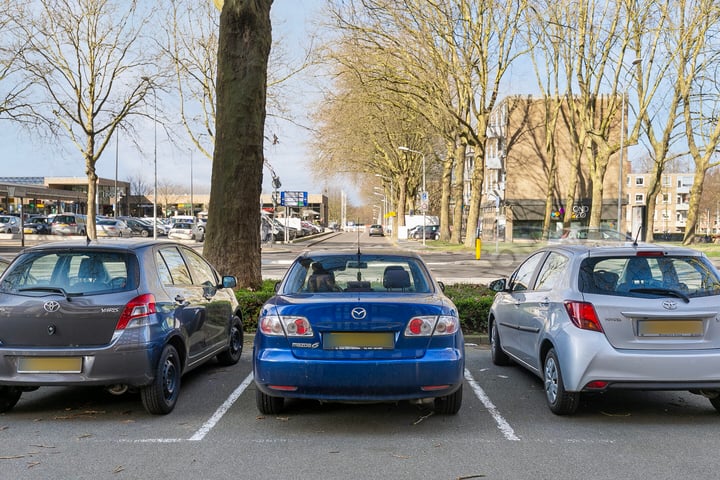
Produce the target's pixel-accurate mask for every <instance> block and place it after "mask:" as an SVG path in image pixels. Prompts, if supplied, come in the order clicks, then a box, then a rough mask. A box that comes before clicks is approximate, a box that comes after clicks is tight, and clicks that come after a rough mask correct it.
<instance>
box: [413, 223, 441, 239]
mask: <svg viewBox="0 0 720 480" xmlns="http://www.w3.org/2000/svg"><path fill="white" fill-rule="evenodd" d="M423 232H424V235H425V239H426V240H427V239H429V240H438V239H439V238H440V225H419V226H418V227H417V228H416V229H415V230H413V232H412V234H411V238H414V239H415V240H418V239H422V238H423Z"/></svg>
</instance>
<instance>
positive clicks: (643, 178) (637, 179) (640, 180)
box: [635, 177, 645, 186]
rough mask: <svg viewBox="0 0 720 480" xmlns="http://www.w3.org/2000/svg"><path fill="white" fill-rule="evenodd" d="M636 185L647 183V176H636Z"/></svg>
mask: <svg viewBox="0 0 720 480" xmlns="http://www.w3.org/2000/svg"><path fill="white" fill-rule="evenodd" d="M635 185H637V186H642V185H645V177H635Z"/></svg>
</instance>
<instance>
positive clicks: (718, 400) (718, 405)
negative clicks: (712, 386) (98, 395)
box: [0, 394, 720, 412]
mask: <svg viewBox="0 0 720 480" xmlns="http://www.w3.org/2000/svg"><path fill="white" fill-rule="evenodd" d="M708 400H710V404H711V405H712V406H713V407H715V410H717V411H718V412H720V394H718V395H716V396H714V397H708ZM0 411H2V410H0Z"/></svg>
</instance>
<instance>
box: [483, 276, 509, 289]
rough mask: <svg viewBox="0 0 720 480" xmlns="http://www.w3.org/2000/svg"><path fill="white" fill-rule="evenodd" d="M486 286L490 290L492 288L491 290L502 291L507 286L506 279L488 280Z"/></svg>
mask: <svg viewBox="0 0 720 480" xmlns="http://www.w3.org/2000/svg"><path fill="white" fill-rule="evenodd" d="M488 288H489V289H490V290H492V291H493V292H502V291H504V290H505V289H506V288H507V280H506V279H504V278H500V279H498V280H494V281H492V282H490V285H488Z"/></svg>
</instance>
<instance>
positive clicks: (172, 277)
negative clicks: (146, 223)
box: [156, 245, 207, 363]
mask: <svg viewBox="0 0 720 480" xmlns="http://www.w3.org/2000/svg"><path fill="white" fill-rule="evenodd" d="M156 262H157V264H158V272H159V273H160V278H161V281H162V283H163V287H164V288H165V290H166V291H167V293H168V296H169V297H170V298H171V299H172V300H173V301H174V303H173V304H172V307H168V308H173V309H174V316H175V320H176V321H177V322H178V324H179V326H180V329H181V330H182V331H183V334H184V335H185V336H186V338H187V342H188V355H189V358H188V360H189V362H188V363H192V361H193V360H194V359H195V358H197V357H199V356H200V355H201V354H202V352H203V351H204V349H205V346H206V341H207V338H206V332H205V321H206V313H207V312H206V306H207V300H206V299H205V298H204V297H203V295H202V289H198V288H197V287H195V286H194V285H193V280H192V275H191V274H190V268H189V267H188V265H187V263H186V262H185V259H184V257H183V256H182V254H181V253H180V250H179V249H178V247H176V246H175V245H172V246H167V247H163V248H160V249H159V250H158V251H157V258H156Z"/></svg>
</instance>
